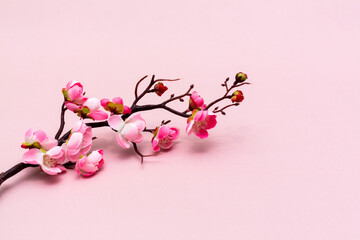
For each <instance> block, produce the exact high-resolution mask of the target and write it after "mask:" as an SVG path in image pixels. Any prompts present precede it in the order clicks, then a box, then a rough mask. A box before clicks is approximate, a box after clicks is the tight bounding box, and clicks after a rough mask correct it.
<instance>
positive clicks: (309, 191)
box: [0, 0, 360, 240]
mask: <svg viewBox="0 0 360 240" xmlns="http://www.w3.org/2000/svg"><path fill="white" fill-rule="evenodd" d="M359 11H360V2H359V1H358V0H353V1H351V0H347V1H343V0H332V1H329V0H326V1H325V0H315V1H314V0H305V1H285V0H284V1H281V0H274V1H266V0H256V1H236V0H221V1H216V0H213V1H210V0H208V1H205V0H203V1H195V0H191V1H190V0H181V1H180V0H178V1H164V0H163V1H161V0H156V1H115V0H114V1H111V0H102V1H89V0H86V1H85V0H84V1H79V0H75V1H74V0H68V1H65V0H61V1H49V0H33V1H27V0H22V1H19V0H1V1H0V79H1V83H2V85H1V97H2V100H3V103H4V104H2V105H1V107H0V110H1V113H2V114H1V119H0V121H1V124H0V134H1V140H0V146H1V147H0V149H1V154H2V155H1V161H0V169H1V170H6V169H8V168H10V167H11V166H13V165H14V164H16V163H18V162H19V161H21V158H22V154H23V153H24V151H23V150H22V149H20V147H19V146H20V144H21V143H22V141H23V136H24V132H25V131H26V130H27V129H28V128H30V127H34V128H42V129H44V130H45V131H46V132H48V133H49V134H51V135H54V134H55V132H56V130H57V128H58V124H59V113H60V106H61V101H62V95H61V88H62V87H63V86H64V85H65V84H66V83H67V82H68V81H70V80H77V81H81V82H82V83H83V84H84V86H85V89H86V92H87V95H89V96H94V97H98V98H101V97H115V96H121V97H123V98H124V99H125V102H126V103H128V104H130V103H131V102H132V101H133V97H134V96H133V88H134V85H135V83H136V81H137V80H138V79H140V78H141V77H142V76H144V75H146V74H150V75H151V74H156V75H157V76H158V77H159V78H177V77H180V78H182V82H180V83H176V84H175V83H171V84H168V86H169V87H170V89H171V90H169V92H168V93H167V94H166V95H165V96H164V98H166V97H168V96H169V94H170V93H183V92H184V91H185V90H187V87H188V85H190V84H191V83H194V84H195V87H196V90H198V92H199V93H200V94H201V95H202V96H203V97H204V98H205V100H208V101H210V100H212V99H214V98H215V97H217V96H220V95H221V94H223V89H221V87H220V83H221V82H222V81H223V80H224V79H225V78H226V77H228V76H230V77H233V76H234V74H235V73H236V72H238V71H244V72H246V73H248V75H249V79H250V81H251V82H252V83H253V85H251V86H246V87H244V88H243V91H244V94H245V101H244V102H243V103H242V104H241V106H240V107H238V108H234V109H231V110H229V111H228V114H227V116H222V115H220V116H219V117H218V126H217V127H216V128H215V129H213V130H211V131H210V137H209V138H208V139H207V140H204V141H202V140H200V139H197V138H196V137H193V136H191V137H187V136H186V135H185V133H184V130H185V119H183V118H180V117H177V116H175V115H172V114H169V113H167V112H165V111H162V110H159V111H153V112H150V113H147V114H144V116H145V118H146V120H147V123H148V126H150V127H152V126H155V125H156V124H158V123H159V122H160V121H161V120H163V119H172V120H173V124H176V125H177V126H179V127H181V130H182V134H181V137H180V140H179V141H178V143H177V144H176V145H175V146H174V148H173V149H172V150H171V151H169V152H167V153H161V154H159V155H158V156H156V157H153V158H151V159H148V160H149V161H152V162H149V163H146V164H144V165H142V166H141V165H140V164H139V158H138V156H137V155H136V154H134V152H133V150H132V149H130V150H123V149H121V148H120V147H119V146H117V145H116V142H115V136H114V133H113V132H112V131H111V130H109V129H96V130H94V133H95V135H96V136H97V137H98V138H99V139H98V140H96V142H95V143H94V149H98V148H104V151H105V165H104V167H103V169H102V170H101V171H100V172H99V173H98V174H97V175H96V176H94V177H92V178H89V179H84V178H81V177H78V176H77V175H76V173H75V172H74V171H68V172H67V173H66V174H63V175H60V176H56V177H51V176H47V175H45V174H44V173H41V172H40V171H39V170H38V169H26V170H24V171H23V172H22V173H20V174H18V175H16V176H15V177H14V178H12V179H10V180H8V181H7V182H5V183H4V184H3V186H2V187H1V188H0V235H1V239H6V240H7V239H85V238H86V239H156V240H159V239H166V240H168V239H171V240H177V239H179V240H180V239H181V240H183V239H187V240H189V239H204V240H205V239H206V240H211V239H251V240H257V239H276V240H288V239H291V240H298V239H299V240H300V239H301V240H303V239H314V240H315V239H316V240H318V239H327V240H329V239H330V240H331V239H341V240H345V239H360V228H359V225H360V205H359V202H360V183H359V182H360V161H359V155H360V150H359V149H360V148H359V143H360V127H359V122H360V121H359V120H360V112H359V102H360V101H359V100H360V94H359V87H360V84H359V81H360V80H359V75H360V68H359V60H360V57H359V56H360V47H359V42H360V18H359ZM160 100H161V99H159V98H157V97H154V98H147V99H146V102H155V101H160ZM174 106H175V107H181V106H183V105H181V104H175V105H174ZM74 120H75V117H74V116H73V115H71V114H67V121H68V123H70V125H69V124H68V125H67V127H66V129H69V128H70V127H71V123H72V122H73V121H74ZM149 140H150V135H147V140H146V141H145V142H144V143H143V144H142V145H140V148H141V149H142V151H144V152H146V153H148V152H151V149H150V148H149Z"/></svg>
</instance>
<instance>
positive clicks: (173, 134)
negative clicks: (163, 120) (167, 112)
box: [169, 127, 180, 140]
mask: <svg viewBox="0 0 360 240" xmlns="http://www.w3.org/2000/svg"><path fill="white" fill-rule="evenodd" d="M170 130H171V131H170V133H169V138H170V139H171V140H175V139H177V138H178V136H179V132H180V130H179V129H178V128H174V127H172V128H170Z"/></svg>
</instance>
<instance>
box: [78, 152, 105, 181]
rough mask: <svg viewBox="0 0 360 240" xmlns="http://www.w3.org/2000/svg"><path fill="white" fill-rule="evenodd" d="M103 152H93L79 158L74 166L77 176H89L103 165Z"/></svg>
mask: <svg viewBox="0 0 360 240" xmlns="http://www.w3.org/2000/svg"><path fill="white" fill-rule="evenodd" d="M103 156H104V151H103V150H102V149H101V150H98V151H93V152H92V153H90V154H89V155H87V156H81V157H80V158H79V160H78V161H77V162H76V164H75V170H76V172H77V173H78V174H79V175H83V176H86V177H87V176H91V175H93V174H94V173H95V172H96V171H97V170H99V168H100V167H101V166H102V165H103V164H104V158H103Z"/></svg>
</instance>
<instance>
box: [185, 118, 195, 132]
mask: <svg viewBox="0 0 360 240" xmlns="http://www.w3.org/2000/svg"><path fill="white" fill-rule="evenodd" d="M193 126H194V121H190V122H189V123H188V124H187V125H186V133H187V134H188V135H190V134H191V133H192V129H193Z"/></svg>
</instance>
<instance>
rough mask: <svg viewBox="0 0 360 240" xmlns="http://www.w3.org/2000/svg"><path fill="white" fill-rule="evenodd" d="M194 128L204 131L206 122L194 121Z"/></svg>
mask: <svg viewBox="0 0 360 240" xmlns="http://www.w3.org/2000/svg"><path fill="white" fill-rule="evenodd" d="M195 126H196V128H198V129H206V122H205V121H195Z"/></svg>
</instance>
